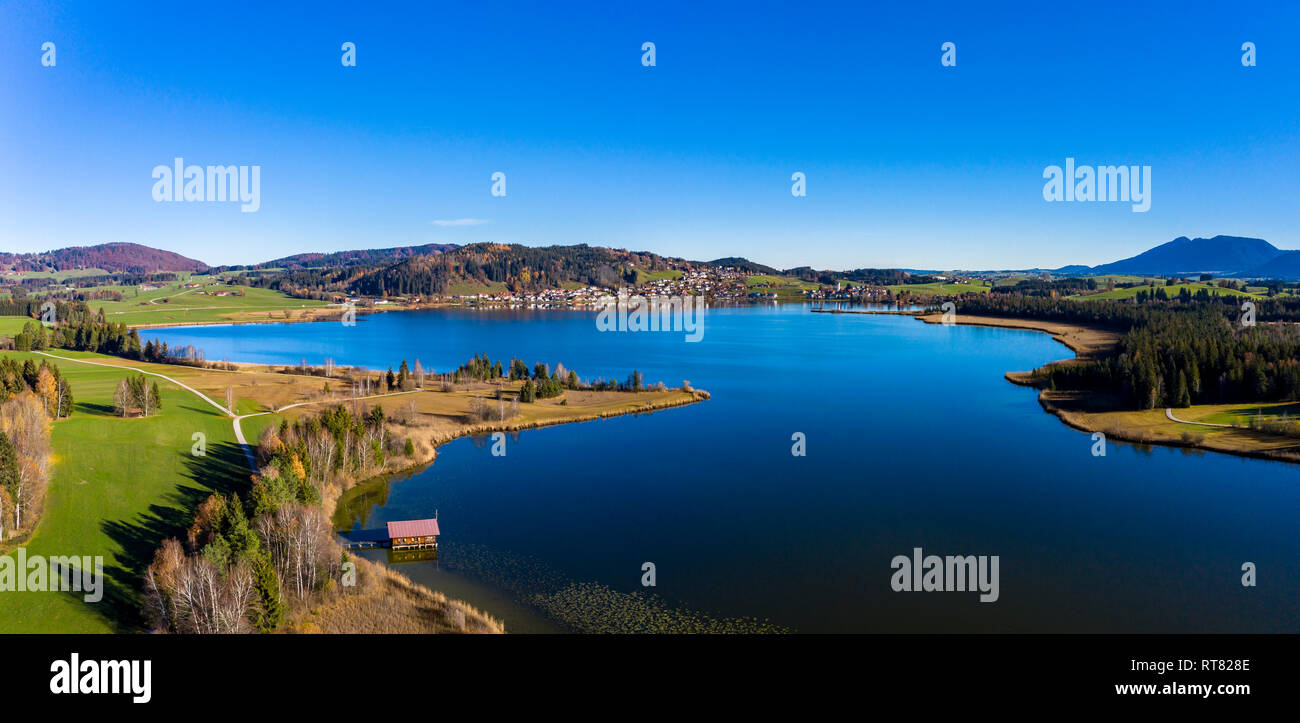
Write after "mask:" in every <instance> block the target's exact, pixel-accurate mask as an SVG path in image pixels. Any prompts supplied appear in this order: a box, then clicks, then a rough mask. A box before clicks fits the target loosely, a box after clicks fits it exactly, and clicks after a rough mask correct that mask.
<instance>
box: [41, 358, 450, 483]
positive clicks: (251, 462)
mask: <svg viewBox="0 0 1300 723" xmlns="http://www.w3.org/2000/svg"><path fill="white" fill-rule="evenodd" d="M35 353H36V354H40V355H42V356H47V357H50V358H51V359H59V360H62V361H67V362H75V363H77V364H91V365H94V366H97V367H108V368H109V369H128V370H130V371H133V372H139V373H141V374H148V375H149V376H151V377H158V378H160V379H166V380H167V381H169V382H171V383H172V384H175V385H176V386H178V387H180V388H181V389H184V390H186V391H189V392H192V393H193V394H194V395H195V396H197V397H198V398H199V399H202V400H203V401H205V402H207V403H208V404H211V405H212V406H214V407H216V408H217V409H218V410H220V411H221V413H222V414H224V415H226V416H227V417H230V418H231V419H232V420H233V425H234V429H235V440H236V441H237V442H239V446H240V447H241V448H243V450H244V457H245V458H246V459H247V460H248V468H249V469H251V470H252V471H254V472H256V471H257V457H256V456H255V455H254V454H253V447H252V446H251V445H249V443H248V440H247V439H244V430H243V429H241V428H240V426H239V420H241V419H247V418H248V417H260V416H262V415H263V414H278V413H280V412H283V411H284V410H286V409H293V408H294V407H305V406H307V405H309V404H329V403H340V402H347V401H351V400H353V399H378V398H380V397H400V396H402V395H403V394H415V393H416V392H422V391H424V389H414V390H412V391H409V392H390V393H388V394H371V395H369V396H365V397H344V398H342V399H318V400H316V401H313V402H298V403H296V404H287V405H285V406H283V407H280V408H279V409H273V410H270V411H266V412H254V413H252V414H240V415H236V414H235V413H234V412H232V411H231V410H229V409H226V408H225V407H223V406H221V405H220V404H217V403H216V402H215V401H213V400H212V398H211V397H209V396H208V395H206V394H204V393H203V392H200V391H199V390H197V389H195V388H194V387H191V386H190V385H188V384H185V383H184V382H178V381H176V380H175V379H172V378H171V377H169V376H167V375H165V374H159V373H158V372H151V371H146V370H144V369H137V368H136V367H131V366H127V365H125V364H105V363H104V362H96V361H90V360H89V359H74V358H72V357H67V356H58V355H57V354H50V353H49V352H44V351H38V352H35Z"/></svg>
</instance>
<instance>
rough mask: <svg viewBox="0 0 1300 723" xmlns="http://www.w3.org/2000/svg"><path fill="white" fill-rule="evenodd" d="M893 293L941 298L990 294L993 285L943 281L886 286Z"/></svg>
mask: <svg viewBox="0 0 1300 723" xmlns="http://www.w3.org/2000/svg"><path fill="white" fill-rule="evenodd" d="M885 288H887V289H889V290H890V291H892V292H893V293H895V294H897V293H898V292H900V291H906V292H908V293H912V294H916V295H918V296H939V295H943V294H969V293H972V292H974V293H979V294H984V293H988V290H989V289H991V288H992V284H990V283H989V282H987V281H976V282H975V283H971V284H950V283H947V282H943V281H933V282H931V283H928V284H893V285H890V286H886V287H885Z"/></svg>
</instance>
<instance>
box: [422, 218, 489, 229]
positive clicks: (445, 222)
mask: <svg viewBox="0 0 1300 723" xmlns="http://www.w3.org/2000/svg"><path fill="white" fill-rule="evenodd" d="M487 222H488V221H487V219H486V218H440V219H438V220H436V221H434V222H433V225H434V226H442V227H443V228H447V227H450V226H481V225H483V224H485V223H487Z"/></svg>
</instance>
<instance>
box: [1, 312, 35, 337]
mask: <svg viewBox="0 0 1300 723" xmlns="http://www.w3.org/2000/svg"><path fill="white" fill-rule="evenodd" d="M30 321H35V319H32V318H30V317H27V316H0V337H5V336H8V337H12V336H13V335H14V334H17V333H18V332H20V331H22V330H23V325H24V324H26V323H28V322H30Z"/></svg>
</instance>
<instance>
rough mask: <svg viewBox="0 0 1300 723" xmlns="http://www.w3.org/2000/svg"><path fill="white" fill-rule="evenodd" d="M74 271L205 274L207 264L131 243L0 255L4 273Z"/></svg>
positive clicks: (1, 267) (0, 263)
mask: <svg viewBox="0 0 1300 723" xmlns="http://www.w3.org/2000/svg"><path fill="white" fill-rule="evenodd" d="M77 269H103V270H105V271H114V272H116V271H126V272H130V273H153V272H156V271H207V270H208V265H207V264H205V263H203V262H202V261H196V260H194V259H191V258H187V257H185V256H181V255H180V254H177V253H173V252H171V251H163V250H162V249H155V248H150V247H148V246H141V245H140V244H133V243H108V244H100V245H98V246H75V247H71V248H64V249H56V250H54V251H43V252H40V253H30V254H14V253H4V252H0V270H4V271H23V272H28V271H75V270H77Z"/></svg>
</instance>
